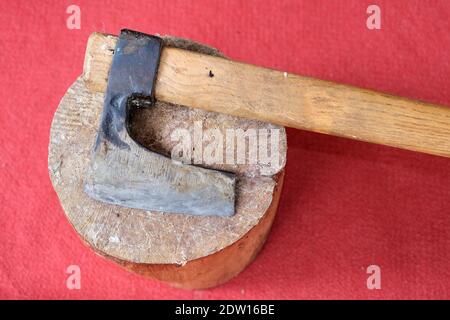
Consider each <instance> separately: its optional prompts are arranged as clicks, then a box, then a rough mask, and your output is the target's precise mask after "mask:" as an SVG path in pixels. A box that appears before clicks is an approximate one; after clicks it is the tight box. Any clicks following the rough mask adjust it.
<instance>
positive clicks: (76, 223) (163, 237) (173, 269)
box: [49, 34, 287, 289]
mask: <svg viewBox="0 0 450 320" xmlns="http://www.w3.org/2000/svg"><path fill="white" fill-rule="evenodd" d="M114 39H115V38H114V37H113V36H107V35H102V34H93V35H92V36H91V37H90V39H89V45H88V51H87V53H86V60H85V65H84V74H83V76H81V77H80V78H79V79H78V80H77V81H75V83H74V84H73V85H72V86H71V87H70V88H69V89H68V90H67V93H66V95H65V96H64V97H63V99H62V100H61V102H60V105H59V107H58V110H57V111H56V113H55V116H54V119H53V122H52V127H51V134H50V144H49V174H50V178H51V181H52V183H53V186H54V189H55V191H56V192H57V195H58V197H59V199H60V202H61V205H62V207H63V209H64V212H65V214H66V217H67V218H68V220H69V222H70V223H71V224H72V226H73V227H74V229H75V230H76V231H77V233H78V234H79V236H80V237H81V239H82V240H83V241H84V242H85V243H86V244H87V245H88V246H89V247H91V248H92V249H93V250H94V251H95V252H96V253H98V254H99V255H101V256H104V257H106V258H108V259H110V260H112V261H115V262H116V263H118V264H119V265H121V266H123V267H125V268H126V269H128V270H131V271H134V272H136V273H138V274H142V275H144V276H147V277H150V278H153V279H157V280H160V281H163V282H166V283H169V284H170V285H172V286H175V287H181V288H186V289H201V288H209V287H214V286H217V285H219V284H222V283H224V282H226V281H227V280H229V279H231V278H232V277H234V276H235V275H237V274H238V273H239V272H240V271H242V270H243V269H244V268H245V267H246V266H247V265H248V264H249V263H251V261H253V259H254V258H255V257H256V255H257V253H258V252H259V250H260V249H261V247H262V245H263V244H264V242H265V239H266V237H267V235H268V233H269V230H270V228H271V225H272V222H273V219H274V217H275V214H276V210H277V206H278V201H279V197H280V193H281V189H282V183H283V177H284V165H285V161H286V148H287V145H286V133H285V130H284V128H283V127H279V126H276V125H271V124H266V123H263V122H260V121H254V120H245V119H241V118H237V117H233V116H228V115H222V114H216V113H211V112H207V111H203V110H196V109H190V108H186V107H182V106H177V105H171V104H167V103H157V105H156V106H155V107H154V108H152V109H151V110H143V111H141V112H142V113H141V114H140V115H139V117H137V118H138V121H137V122H136V126H137V127H138V128H142V130H137V132H138V135H139V132H141V134H142V136H141V137H136V138H139V139H141V142H143V144H144V145H152V144H153V143H154V142H155V141H159V145H157V146H155V148H156V149H158V148H159V149H160V150H156V151H160V152H161V153H164V152H165V151H167V150H170V148H171V147H172V145H171V142H170V141H169V139H168V134H169V132H170V130H171V129H173V127H174V126H175V127H176V126H177V125H182V124H186V123H192V122H193V121H198V120H201V121H204V126H205V129H206V128H209V127H215V126H217V127H219V129H221V130H223V129H224V128H226V127H227V125H234V126H236V127H242V128H244V130H245V129H246V128H249V127H256V128H280V129H281V135H280V140H281V141H280V143H281V148H280V166H279V167H278V168H275V169H270V168H263V167H260V166H258V165H250V164H246V165H234V167H233V166H231V167H230V166H227V165H214V166H211V167H212V168H214V169H221V170H231V171H234V172H235V173H236V174H237V175H238V177H239V181H240V182H239V183H238V191H237V192H238V194H237V198H238V199H237V212H236V214H235V215H234V216H233V217H231V218H219V217H195V216H187V215H180V214H171V213H167V214H166V213H159V212H149V211H148V212H146V211H142V210H137V209H129V208H124V207H119V206H114V205H109V204H105V203H101V202H98V201H95V200H93V199H90V198H89V197H88V196H87V195H86V194H84V192H83V190H82V186H83V175H84V171H85V170H86V167H87V165H88V163H89V155H90V149H91V146H92V144H93V142H94V139H95V133H96V131H97V129H98V124H99V118H100V112H101V108H102V106H103V93H102V92H101V90H103V89H102V88H100V89H99V88H98V87H97V88H95V87H92V86H90V85H91V84H90V83H87V81H86V79H89V78H90V77H92V76H93V75H92V74H90V76H89V77H86V74H87V73H89V72H91V71H92V70H93V69H95V68H97V69H98V68H99V69H101V70H102V72H103V73H101V72H100V73H96V75H102V77H103V80H102V81H103V83H105V82H106V81H107V78H105V77H107V72H104V69H105V68H109V65H108V59H109V61H110V58H111V55H112V49H113V48H114V47H113V46H114V44H115V40H114ZM165 41H166V42H167V43H169V44H170V45H173V46H180V47H188V48H190V49H192V48H193V49H194V50H196V49H197V50H202V52H204V53H209V54H213V55H220V53H218V52H217V51H216V50H215V49H213V48H208V47H205V46H202V45H199V44H195V43H192V42H189V41H186V40H183V39H176V38H165ZM92 45H96V46H99V47H98V48H97V49H98V50H100V51H101V52H102V53H103V54H104V55H105V60H104V61H103V62H102V63H103V65H100V66H98V65H97V66H92V65H90V61H92V59H90V57H89V52H92V51H89V50H90V49H89V47H90V46H92ZM91 49H92V48H91ZM97 60H98V59H97ZM101 61H102V60H100V62H101ZM97 83H102V82H101V81H97ZM155 117H158V118H157V119H158V121H153V123H152V125H153V126H154V127H152V126H149V127H146V125H147V124H148V123H149V122H151V121H150V120H154V119H155ZM169 119H170V122H171V123H172V124H171V125H168V124H167V123H168V122H169V121H168V120H169ZM187 120H188V121H187ZM155 134H156V135H157V137H156V138H155V139H153V140H152V139H150V140H149V141H146V139H148V138H149V136H152V135H155Z"/></svg>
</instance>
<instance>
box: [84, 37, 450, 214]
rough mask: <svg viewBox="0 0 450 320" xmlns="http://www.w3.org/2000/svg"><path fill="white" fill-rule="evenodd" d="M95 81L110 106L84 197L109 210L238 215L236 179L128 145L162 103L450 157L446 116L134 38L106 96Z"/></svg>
mask: <svg viewBox="0 0 450 320" xmlns="http://www.w3.org/2000/svg"><path fill="white" fill-rule="evenodd" d="M91 59H94V60H95V59H99V58H98V57H95V56H93V57H91ZM100 60H101V59H99V61H98V63H102V61H100ZM103 62H104V61H103ZM94 65H95V64H94ZM96 76H98V75H95V74H91V75H88V82H90V83H91V87H93V88H95V90H96V91H99V92H105V99H104V107H103V113H102V118H101V123H100V127H99V130H98V134H97V137H96V140H95V143H94V146H93V151H92V158H91V164H90V169H89V172H88V173H87V175H86V179H85V186H84V189H85V192H86V193H87V194H88V195H89V196H91V197H93V198H95V199H97V200H100V201H103V202H107V203H111V204H116V205H122V206H125V207H131V208H138V209H143V210H154V211H163V212H174V213H184V214H193V215H222V216H230V215H232V214H233V213H234V202H235V185H236V176H235V175H234V174H233V173H229V172H222V171H218V170H212V169H208V168H204V167H200V166H194V165H186V164H181V163H179V162H176V161H172V160H171V159H170V158H167V157H165V156H163V155H161V154H158V153H156V152H153V151H151V150H148V149H146V148H144V147H143V146H141V145H140V144H139V143H137V142H136V141H135V140H134V139H133V138H132V137H131V135H130V127H129V126H130V124H129V113H130V110H132V109H133V108H151V107H152V106H153V104H154V103H155V101H156V100H160V101H164V102H168V103H173V104H177V105H184V106H187V107H192V108H199V109H204V110H208V111H213V112H220V113H225V114H229V115H233V116H238V117H244V118H251V119H256V120H261V121H265V122H270V123H273V124H277V125H282V126H287V127H292V128H297V129H303V130H308V131H313V132H319V133H325V134H330V135H334V136H340V137H345V138H350V139H355V140H360V141H366V142H372V143H377V144H382V145H387V146H392V147H398V148H402V149H407V150H412V151H418V152H424V153H428V154H433V155H438V156H444V157H450V109H449V108H448V107H444V106H438V105H433V104H429V103H425V102H419V101H413V100H408V99H405V98H400V97H395V96H391V95H387V94H383V93H377V92H374V91H371V90H365V89H360V88H356V87H352V86H348V85H343V84H337V83H333V82H329V81H323V80H317V79H313V78H308V77H303V76H298V75H293V74H288V73H286V72H281V71H276V70H271V69H267V68H262V67H257V66H253V65H249V64H244V63H241V62H236V61H230V60H227V59H224V58H220V57H215V56H209V55H204V54H201V53H196V52H191V51H187V50H183V49H178V48H173V47H163V45H162V40H161V39H160V38H159V37H156V36H151V35H146V34H143V33H139V32H135V31H131V30H122V31H121V33H120V35H119V38H118V40H117V43H116V48H115V50H114V55H113V58H112V62H111V66H110V69H109V75H108V82H107V87H106V88H104V87H102V86H101V85H99V84H100V83H102V81H98V82H96Z"/></svg>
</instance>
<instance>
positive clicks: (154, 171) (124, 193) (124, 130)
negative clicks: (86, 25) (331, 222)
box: [84, 30, 236, 216]
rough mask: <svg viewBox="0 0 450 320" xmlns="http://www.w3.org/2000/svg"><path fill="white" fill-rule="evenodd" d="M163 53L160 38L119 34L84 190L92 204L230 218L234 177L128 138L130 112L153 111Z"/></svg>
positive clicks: (136, 33)
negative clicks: (138, 110)
mask: <svg viewBox="0 0 450 320" xmlns="http://www.w3.org/2000/svg"><path fill="white" fill-rule="evenodd" d="M161 48H162V39H160V38H158V37H154V36H150V35H146V34H142V33H138V32H134V31H130V30H122V32H121V34H120V37H119V39H118V41H117V45H116V49H115V52H114V55H113V60H112V64H111V68H110V71H109V77H108V85H107V89H106V93H105V98H104V106H103V113H102V118H101V124H100V128H99V131H98V134H97V138H96V141H95V144H94V148H93V152H92V158H91V164H90V169H89V172H88V174H87V176H86V180H85V185H84V190H85V192H86V193H87V194H88V195H89V196H91V197H92V198H94V199H97V200H100V201H103V202H107V203H111V204H116V205H121V206H125V207H131V208H138V209H144V210H153V211H164V212H174V213H185V214H193V215H222V216H230V215H232V214H233V213H234V190H235V180H236V178H235V175H234V174H232V173H228V172H222V171H217V170H210V169H205V168H201V167H197V166H193V165H186V164H181V163H177V162H176V161H172V160H171V159H169V158H167V157H165V156H163V155H160V154H158V153H155V152H152V151H150V150H148V149H146V148H144V147H143V146H141V145H139V144H138V143H137V142H135V141H134V140H133V139H132V137H131V136H130V134H129V132H130V131H129V126H130V123H129V119H128V113H129V111H130V109H131V108H141V107H151V106H152V105H153V103H154V101H155V98H154V84H155V79H156V75H157V71H158V65H159V59H160V54H161Z"/></svg>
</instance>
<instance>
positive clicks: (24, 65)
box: [0, 0, 450, 299]
mask: <svg viewBox="0 0 450 320" xmlns="http://www.w3.org/2000/svg"><path fill="white" fill-rule="evenodd" d="M372 3H375V4H377V5H379V6H380V8H381V18H382V25H381V30H368V29H367V27H366V18H367V13H366V9H367V7H368V6H369V5H370V4H372ZM70 4H77V5H78V6H79V7H80V8H81V30H69V29H67V27H66V19H67V17H68V14H67V13H66V8H67V6H69V5H70ZM124 27H127V28H130V29H134V30H140V31H143V32H146V33H160V34H173V35H177V36H181V37H187V38H191V39H194V40H196V41H200V42H203V43H207V44H210V45H212V46H215V47H217V48H219V49H220V50H222V51H223V52H224V53H225V54H226V55H227V56H229V57H231V58H233V59H237V60H241V61H244V62H248V63H252V64H257V65H261V66H266V67H271V68H276V69H280V70H285V71H288V72H292V73H298V74H303V75H308V76H314V77H317V78H321V79H327V80H333V81H338V82H342V83H348V84H353V85H357V86H360V87H365V88H370V89H375V90H379V91H384V92H387V93H391V94H396V95H401V96H405V97H409V98H414V99H421V100H426V101H429V102H433V103H439V104H444V105H448V106H450V59H449V57H450V33H449V30H450V2H449V1H445V0H442V1H423V0H420V1H412V0H402V1H381V0H375V1H372V0H371V1H364V0H359V1H326V0H315V1H284V0H277V1H273V2H269V1H206V0H204V1H192V2H191V1H168V0H161V1H150V0H143V1H123V0H122V1H84V0H83V1H82V0H71V1H6V0H0V34H1V41H0V48H1V53H0V71H1V72H0V90H1V91H0V97H1V99H2V102H1V109H2V110H1V112H0V124H1V126H0V190H1V191H0V203H1V209H0V298H58V299H60V298H62V299H67V298H76V299H77V298H86V299H90V298H144V299H154V298H161V299H165V298H169V299H173V298H187V299H189V298H237V299H240V298H243V299H254V298H258V299H262V298H269V299H276V298H283V299H297V298H337V299H339V298H363V299H366V298H368V299H378V298H441V299H442V298H450V294H449V291H450V201H449V199H450V159H448V158H440V157H435V156H430V155H424V154H419V153H414V152H409V151H402V150H397V149H394V148H389V147H383V146H377V145H371V144H367V143H362V142H355V141H349V140H345V139H341V138H335V137H329V136H324V135H320V134H314V133H307V132H303V131H300V130H288V145H289V151H288V162H287V168H286V182H285V188H284V191H283V194H282V198H281V203H280V207H279V210H278V216H277V218H276V221H275V223H274V226H273V229H272V232H271V234H270V236H269V238H268V241H267V243H266V245H265V247H264V249H263V251H262V252H261V254H260V255H259V256H258V258H257V259H256V260H255V262H254V263H253V264H252V265H250V267H249V268H247V269H246V270H245V271H244V272H243V273H242V274H240V275H239V276H238V277H237V278H235V279H233V280H232V281H230V282H229V283H227V284H225V285H223V286H221V287H219V288H216V289H212V290H205V291H184V290H178V289H173V288H170V287H168V286H167V285H164V284H161V283H158V282H156V281H152V280H148V279H145V278H142V277H140V276H137V275H135V274H132V273H129V272H127V271H124V270H122V269H121V268H120V267H118V266H116V265H115V264H113V263H112V262H109V261H106V260H105V259H103V258H101V257H99V256H97V255H96V254H94V253H93V252H92V251H91V250H89V249H88V248H87V247H86V246H84V245H83V244H82V242H81V241H80V239H79V238H78V236H77V235H76V233H75V231H74V230H73V229H72V227H71V226H70V225H69V223H68V222H67V220H66V218H65V216H64V213H63V211H62V209H61V206H60V204H59V202H58V199H57V196H56V194H55V192H54V190H53V188H52V186H51V183H50V180H49V178H48V172H47V147H48V142H49V129H50V123H51V120H52V117H53V113H54V112H55V110H56V107H57V106H58V103H59V100H60V99H61V97H62V96H63V95H64V93H65V91H66V90H67V88H68V87H69V86H70V85H71V84H72V82H74V81H75V79H76V78H77V76H78V75H79V74H80V73H81V71H82V64H83V58H84V52H85V46H86V40H87V38H88V36H89V34H90V33H91V32H93V31H103V32H107V33H113V34H117V33H118V31H119V30H120V29H121V28H124ZM71 264H76V265H79V266H80V268H81V290H68V289H67V288H66V278H67V274H66V273H65V270H66V268H67V266H69V265H71ZM372 264H375V265H378V266H380V267H381V287H382V288H381V290H368V289H367V287H366V279H367V277H368V275H367V273H366V268H367V266H369V265H372Z"/></svg>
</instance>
